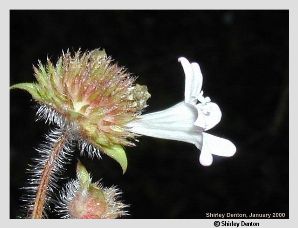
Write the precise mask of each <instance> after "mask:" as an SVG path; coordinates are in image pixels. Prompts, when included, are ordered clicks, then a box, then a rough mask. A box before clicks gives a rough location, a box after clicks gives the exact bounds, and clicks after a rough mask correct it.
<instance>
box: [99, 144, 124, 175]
mask: <svg viewBox="0 0 298 228" xmlns="http://www.w3.org/2000/svg"><path fill="white" fill-rule="evenodd" d="M103 151H104V152H105V153H106V154H107V155H108V156H110V157H111V158H113V159H115V160H116V161H117V162H118V163H119V165H120V166H121V168H122V171H123V174H124V173H125V172H126V169H127V158H126V153H125V150H124V149H123V147H122V146H120V145H112V146H110V147H103Z"/></svg>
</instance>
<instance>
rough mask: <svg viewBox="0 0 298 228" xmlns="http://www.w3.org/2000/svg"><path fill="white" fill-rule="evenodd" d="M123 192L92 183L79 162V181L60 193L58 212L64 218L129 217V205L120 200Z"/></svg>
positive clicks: (71, 183) (69, 184)
mask: <svg viewBox="0 0 298 228" xmlns="http://www.w3.org/2000/svg"><path fill="white" fill-rule="evenodd" d="M120 195H121V191H120V190H118V189H117V188H116V187H114V186H112V187H110V188H106V187H103V186H102V184H100V183H99V182H95V183H93V182H92V179H91V177H90V174H89V173H88V172H87V170H86V168H85V167H84V166H83V165H82V164H81V163H80V162H78V164H77V179H76V180H73V181H70V182H68V183H67V184H66V187H65V188H64V189H63V191H62V192H61V193H60V197H59V200H58V205H57V211H58V213H60V215H62V216H63V218H74V219H113V218H119V217H122V216H124V215H127V211H126V210H125V209H126V207H127V205H125V204H124V203H122V202H121V201H120V200H119V197H120Z"/></svg>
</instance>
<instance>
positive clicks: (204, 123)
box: [194, 102, 222, 131]
mask: <svg viewBox="0 0 298 228" xmlns="http://www.w3.org/2000/svg"><path fill="white" fill-rule="evenodd" d="M195 107H196V109H197V111H198V117H197V119H196V121H195V122H194V124H195V125H196V126H198V127H201V128H203V129H204V131H207V130H209V129H211V128H213V127H214V126H215V125H217V124H218V123H219V122H220V120H221V116H222V114H221V111H220V108H219V106H218V105H217V104H216V103H213V102H209V103H206V104H202V103H199V104H197V105H196V106H195Z"/></svg>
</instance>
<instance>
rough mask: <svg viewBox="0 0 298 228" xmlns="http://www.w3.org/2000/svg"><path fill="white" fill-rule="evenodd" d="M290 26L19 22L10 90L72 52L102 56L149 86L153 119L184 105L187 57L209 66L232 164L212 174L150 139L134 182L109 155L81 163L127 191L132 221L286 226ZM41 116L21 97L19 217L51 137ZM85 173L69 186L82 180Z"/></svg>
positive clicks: (16, 176) (13, 193) (73, 19)
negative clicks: (271, 215) (216, 217)
mask: <svg viewBox="0 0 298 228" xmlns="http://www.w3.org/2000/svg"><path fill="white" fill-rule="evenodd" d="M288 23H289V21H288V11H213V10H212V11H120V10H119V11H11V12H10V82H11V85H12V84H15V83H19V82H32V81H34V80H35V79H34V76H33V70H32V64H35V65H36V64H37V60H38V59H40V60H41V61H42V62H45V60H46V57H47V56H49V57H50V58H51V59H52V60H54V61H56V59H57V57H58V56H59V55H60V54H61V51H62V50H67V49H68V48H69V49H70V50H74V51H76V50H77V49H78V48H82V50H92V49H94V48H99V47H101V48H104V49H105V50H106V52H107V54H108V55H111V56H112V58H113V59H115V60H116V61H117V62H118V63H119V64H120V65H122V66H125V67H127V68H128V69H129V71H130V72H131V73H133V74H134V75H137V76H139V78H138V83H140V84H146V85H147V86H148V89H149V92H150V93H151V95H152V97H151V98H150V100H149V102H148V103H149V107H148V108H147V109H146V111H145V112H152V111H157V110H160V109H163V108H167V107H169V106H171V105H174V104H175V103H178V102H179V101H181V100H183V95H184V74H183V71H182V67H181V65H180V63H178V62H177V58H178V57H180V56H185V57H186V58H188V59H189V60H190V61H196V62H199V63H200V65H201V69H202V72H203V76H204V84H203V90H204V91H205V95H208V96H210V97H211V99H212V100H213V101H214V102H216V103H218V104H219V106H220V107H221V110H222V112H223V117H222V120H221V122H220V123H219V124H218V125H217V126H216V127H215V128H213V129H211V130H210V131H209V133H212V134H214V135H217V136H222V137H225V138H228V139H230V140H231V141H233V142H234V143H235V145H236V146H237V154H236V155H235V156H234V157H232V158H220V157H215V161H214V163H213V165H212V166H211V167H203V166H201V165H200V164H199V162H198V157H199V151H198V150H197V149H196V147H195V146H194V145H191V144H186V143H183V142H176V141H167V140H161V139H155V138H149V137H141V138H140V142H139V143H138V144H137V147H134V148H126V151H127V156H128V162H129V165H128V170H127V173H126V174H125V175H122V172H121V169H120V168H119V166H118V164H117V163H116V162H115V161H113V160H112V159H110V158H109V157H107V156H103V159H102V160H91V159H88V158H80V159H81V160H82V162H83V163H84V164H85V165H86V166H87V168H88V170H89V171H90V172H92V174H93V177H94V180H99V179H100V178H102V179H103V182H104V185H105V186H111V185H113V184H114V185H117V186H119V188H120V189H122V190H123V192H124V193H123V200H124V202H126V203H127V204H130V214H131V215H130V216H128V217H127V218H206V217H205V213H206V212H218V213H220V212H221V213H223V212H231V213H244V212H247V213H249V212H254V213H257V212H284V213H286V216H288V209H289V194H288V193H289V172H288V171H289V169H288V165H289V137H288V136H289V135H288V128H289V124H288V123H289V122H288V109H289V108H288V107H289V106H288V83H289V80H288V73H289V72H288V64H289V63H288V54H289V51H288V49H289V43H288V42H289V35H288V34H289V26H288V25H289V24H288ZM34 112H35V109H34V102H33V101H32V100H31V97H30V95H29V94H27V93H25V92H23V91H11V96H10V149H11V150H10V216H11V218H16V217H17V216H18V215H20V210H19V208H20V201H19V198H20V196H21V194H22V193H23V192H22V191H21V190H20V189H19V188H20V187H22V186H24V185H26V177H27V175H26V174H25V169H26V168H27V165H28V163H30V159H31V158H33V157H37V156H38V155H37V152H36V151H35V150H34V149H33V148H34V147H37V146H38V145H39V144H40V143H41V142H42V140H43V135H44V134H45V133H47V132H48V130H49V126H47V125H46V124H44V123H42V122H35V114H34ZM76 156H78V155H76ZM75 164H76V159H74V161H73V163H72V164H70V165H68V166H67V168H68V172H67V173H65V177H68V178H72V177H74V169H75ZM62 182H64V181H62ZM50 217H52V218H54V217H55V215H54V214H51V213H50Z"/></svg>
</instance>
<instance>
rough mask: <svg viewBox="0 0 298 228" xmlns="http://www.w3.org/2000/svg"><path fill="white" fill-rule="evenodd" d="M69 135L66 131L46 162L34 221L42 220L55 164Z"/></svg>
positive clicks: (35, 205)
mask: <svg viewBox="0 0 298 228" xmlns="http://www.w3.org/2000/svg"><path fill="white" fill-rule="evenodd" d="M67 138H68V134H67V131H64V132H63V133H62V135H61V136H60V137H59V138H58V140H57V141H56V142H55V144H54V145H53V147H52V151H51V153H50V155H49V157H48V159H47V161H46V162H45V165H44V167H43V170H42V172H41V177H40V182H39V184H38V187H37V191H36V197H35V200H34V206H33V211H32V214H31V218H32V219H41V218H42V216H43V211H44V206H45V203H46V199H47V191H48V189H49V183H50V181H51V177H52V174H53V169H54V167H55V163H56V162H57V161H58V159H59V156H60V153H61V151H62V150H63V148H64V146H65V143H66V141H67Z"/></svg>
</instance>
